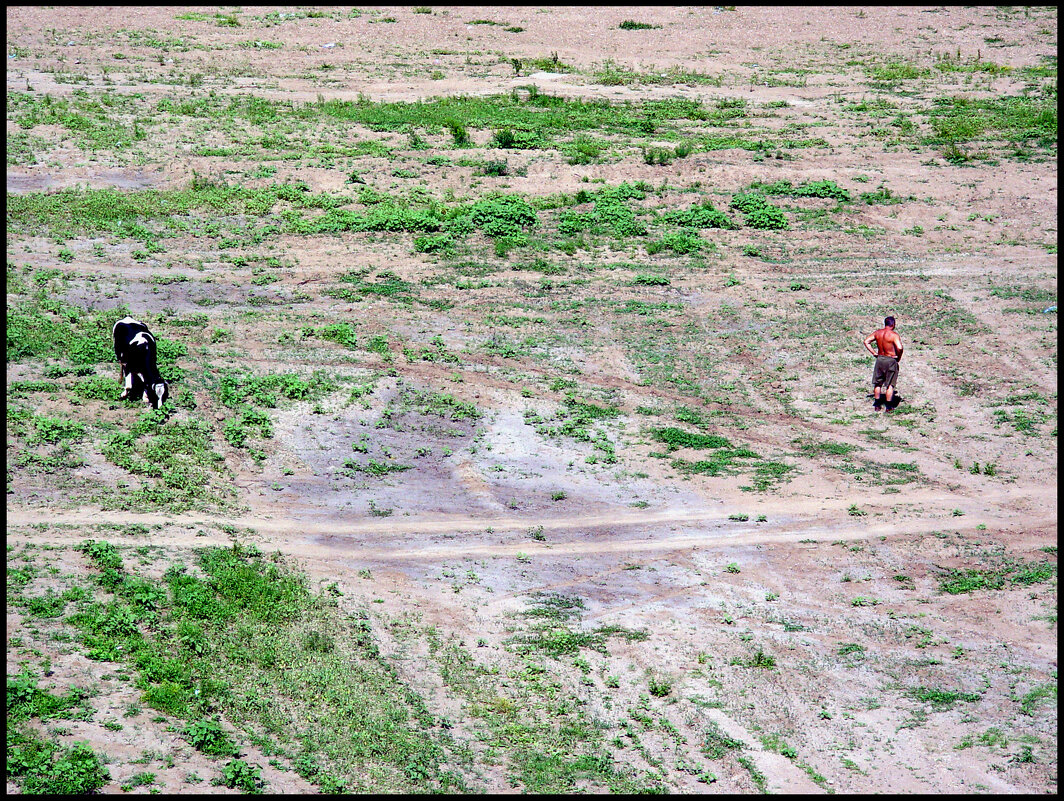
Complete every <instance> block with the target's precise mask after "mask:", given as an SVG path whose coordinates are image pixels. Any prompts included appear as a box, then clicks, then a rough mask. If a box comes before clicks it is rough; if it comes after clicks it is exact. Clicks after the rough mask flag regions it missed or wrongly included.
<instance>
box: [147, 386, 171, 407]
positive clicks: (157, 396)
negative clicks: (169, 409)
mask: <svg viewBox="0 0 1064 801" xmlns="http://www.w3.org/2000/svg"><path fill="white" fill-rule="evenodd" d="M149 395H150V396H151V397H149V398H148V401H149V402H150V403H151V405H152V408H153V409H161V408H162V407H163V404H164V403H166V399H167V398H169V397H170V385H169V384H167V383H166V382H165V381H160V382H159V383H158V384H152V385H151V392H150V393H149Z"/></svg>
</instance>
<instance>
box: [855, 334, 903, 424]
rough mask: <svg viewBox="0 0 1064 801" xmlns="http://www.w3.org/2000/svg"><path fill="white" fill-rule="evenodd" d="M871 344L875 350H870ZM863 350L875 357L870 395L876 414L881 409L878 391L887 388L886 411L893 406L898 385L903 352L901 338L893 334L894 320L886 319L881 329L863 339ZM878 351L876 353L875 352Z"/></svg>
mask: <svg viewBox="0 0 1064 801" xmlns="http://www.w3.org/2000/svg"><path fill="white" fill-rule="evenodd" d="M872 342H875V343H876V350H872ZM864 346H865V350H867V351H868V352H869V353H871V354H872V355H873V356H875V357H876V366H875V369H874V370H873V371H872V394H873V395H874V396H875V402H874V403H873V408H874V409H875V410H876V411H877V412H878V411H880V410H881V409H882V408H883V407H882V406H881V405H880V404H881V402H882V400H881V399H880V397H879V393H880V390H881V389H882V388H883V387H884V386H885V387H886V388H887V392H886V401H887V411H888V412H889V411H890V410H891V409H892V408H893V406H891V401H892V400H893V399H894V386H895V385H896V384H897V383H898V362H900V361H901V354H902V351H903V350H904V347H902V344H901V337H899V336H898V335H897V334H896V333H894V318H893V317H888V318H887V319H885V320H884V321H883V327H882V328H880V329H879V330H878V331H874V332H872V333H871V334H869V335H868V336H867V337H865V341H864ZM877 351H878V352H877Z"/></svg>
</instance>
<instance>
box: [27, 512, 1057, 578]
mask: <svg viewBox="0 0 1064 801" xmlns="http://www.w3.org/2000/svg"><path fill="white" fill-rule="evenodd" d="M108 522H110V523H124V524H127V525H128V524H131V523H141V524H145V525H152V524H154V525H160V524H161V525H166V526H168V528H167V529H164V530H163V531H162V532H154V533H152V534H150V535H148V537H147V539H148V540H150V541H151V543H152V544H154V545H159V546H166V545H169V546H172V547H202V546H205V545H230V544H232V542H233V539H234V537H233V536H232V535H229V534H226V533H223V532H218V531H207V532H206V534H196V533H192V532H188V531H184V530H181V531H174V530H173V529H174V528H176V527H177V526H182V527H190V526H202V525H211V524H212V523H214V522H220V521H212V520H211V519H209V518H198V517H192V516H183V517H170V518H167V517H166V516H163V515H129V514H117V513H96V514H92V513H80V514H79V513H63V512H59V513H47V512H43V511H41V512H37V511H36V510H33V511H27V510H18V511H14V512H11V513H9V515H8V542H9V543H12V542H30V541H32V542H53V543H69V542H72V541H74V540H81V539H84V538H85V536H86V534H85V532H83V531H79V530H77V528H76V526H78V525H85V526H87V525H96V524H100V523H108ZM226 522H227V523H229V524H230V525H237V526H246V527H250V528H253V529H255V534H258V535H262V534H266V535H268V536H267V537H266V538H265V540H263V541H261V542H260V543H258V544H261V545H263V546H267V547H269V548H272V549H276V550H280V551H282V552H287V553H291V554H294V555H297V556H310V555H312V554H314V555H323V554H332V555H335V556H337V557H339V556H351V557H357V558H359V559H363V560H373V561H378V562H390V561H400V562H401V561H407V560H419V559H456V558H457V559H461V558H469V557H486V556H516V555H517V554H518V553H526V554H528V555H529V556H530V557H531V556H537V557H552V556H553V557H559V556H570V555H572V556H577V555H596V554H608V553H613V554H628V553H631V554H636V553H654V552H658V553H667V552H669V551H686V550H691V549H695V548H706V547H719V546H745V545H767V544H798V541H799V538H802V539H805V538H811V536H810V535H812V534H816V535H817V536H818V537H821V538H831V539H833V540H858V539H870V538H873V537H890V536H904V535H909V534H915V533H920V532H922V531H926V530H928V529H929V528H931V527H932V526H933V525H935V524H934V523H933V522H931V521H930V520H928V519H926V518H923V517H921V518H916V519H912V520H905V521H886V522H875V523H863V522H853V521H850V520H848V519H846V518H842V519H839V518H838V517H837V516H836V518H835V519H831V518H825V516H824V515H816V516H809V517H806V518H805V519H791V520H785V521H783V522H780V523H776V524H774V525H770V524H755V526H749V525H747V526H736V525H735V524H734V523H730V522H728V521H727V518H726V516H725V515H724V514H723V513H722V512H705V511H698V512H683V511H678V510H670V511H667V512H664V513H652V514H644V515H628V516H626V517H621V518H618V517H615V516H608V515H587V516H576V517H570V518H554V519H550V520H541V521H535V520H528V519H525V520H518V519H515V518H451V519H446V520H439V519H436V520H421V521H404V522H402V523H398V522H392V523H388V522H361V523H352V524H336V523H321V522H317V523H316V522H313V521H309V520H292V519H272V520H257V519H251V518H237V519H230V520H228V521H226ZM42 523H44V524H50V525H65V526H71V528H70V529H69V530H66V531H63V530H58V531H48V532H41V533H40V534H25V533H23V532H18V531H12V530H11V527H12V526H31V525H35V524H42ZM530 523H537V524H538V525H543V526H544V530H554V531H558V530H572V529H581V528H586V529H594V528H599V529H602V528H607V529H618V528H631V527H639V528H644V527H651V526H654V525H666V524H672V525H674V526H676V525H686V526H695V525H699V524H710V525H711V526H712V524H726V527H727V531H725V530H724V526H722V525H716V526H712V528H709V529H703V530H702V531H700V532H699V533H694V534H692V533H680V534H674V535H665V536H656V537H654V536H652V537H642V538H627V539H610V540H607V539H604V538H603V536H602V535H599V536H596V537H595V538H593V539H588V540H571V541H568V542H557V543H550V542H542V543H541V542H537V541H528V540H525V539H522V540H520V541H517V542H501V543H482V544H477V543H472V542H468V541H465V542H457V543H454V544H443V543H440V542H438V541H437V542H430V543H427V544H420V543H406V544H399V545H394V546H391V547H381V546H380V544H379V543H378V542H366V541H363V540H360V539H359V537H366V536H373V535H378V536H388V537H390V538H394V537H396V536H397V535H399V536H401V535H417V536H420V535H427V534H447V533H453V532H456V531H461V530H463V529H465V530H468V529H478V528H480V529H484V528H486V527H489V526H490V527H491V528H492V529H493V532H492V536H494V535H496V534H499V533H503V532H506V533H512V532H514V531H519V530H525V529H527V527H528V526H529V524H530ZM977 525H978V524H977V523H976V522H975V521H974V520H969V521H965V522H961V521H957V522H951V523H950V526H949V527H950V528H951V529H953V530H955V531H969V530H972V531H974V530H975V529H976V526H977ZM1027 527H1031V528H1048V529H1053V530H1055V528H1056V517H1055V516H1044V517H1041V518H1034V519H1030V520H1029V521H1028V523H1027ZM610 533H613V532H612V531H611V532H610ZM286 534H288V535H295V537H294V538H292V537H289V538H285V537H284V536H283V535H286ZM104 536H106V534H105V535H104ZM120 536H123V538H124V535H120ZM143 539H144V538H141V537H138V538H137V542H138V544H139V543H142V542H143ZM573 581H579V579H574V580H573ZM566 583H568V582H566ZM559 586H561V585H559Z"/></svg>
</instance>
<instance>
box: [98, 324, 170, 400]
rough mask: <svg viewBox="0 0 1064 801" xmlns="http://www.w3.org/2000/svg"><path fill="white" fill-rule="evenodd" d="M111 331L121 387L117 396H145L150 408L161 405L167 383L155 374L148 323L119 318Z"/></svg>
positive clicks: (151, 338)
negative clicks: (119, 371) (119, 369)
mask: <svg viewBox="0 0 1064 801" xmlns="http://www.w3.org/2000/svg"><path fill="white" fill-rule="evenodd" d="M111 334H112V336H113V337H114V340H115V356H116V357H118V364H119V365H120V367H121V379H122V383H123V388H122V394H121V395H119V398H120V399H121V398H133V400H140V399H141V398H142V397H143V396H144V395H147V396H148V402H149V403H150V404H151V405H152V408H155V409H159V408H161V407H162V405H163V403H165V402H166V399H167V398H168V397H170V385H169V384H167V383H166V382H165V381H164V380H163V378H162V376H161V375H159V369H158V367H157V366H156V363H155V337H153V336H152V335H151V332H150V331H149V330H148V326H146V325H144V323H142V322H141V321H140V320H134V319H133V318H132V317H123V318H122V319H121V320H119V321H118V322H117V323H115V325H114V328H112V329H111Z"/></svg>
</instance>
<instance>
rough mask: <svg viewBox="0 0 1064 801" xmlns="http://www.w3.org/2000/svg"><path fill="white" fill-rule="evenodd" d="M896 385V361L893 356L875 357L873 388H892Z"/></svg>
mask: <svg viewBox="0 0 1064 801" xmlns="http://www.w3.org/2000/svg"><path fill="white" fill-rule="evenodd" d="M897 383H898V360H897V359H895V358H894V357H893V356H876V367H875V369H874V370H873V371H872V386H873V387H893V386H895V385H896V384H897Z"/></svg>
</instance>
